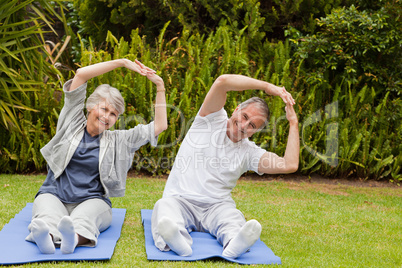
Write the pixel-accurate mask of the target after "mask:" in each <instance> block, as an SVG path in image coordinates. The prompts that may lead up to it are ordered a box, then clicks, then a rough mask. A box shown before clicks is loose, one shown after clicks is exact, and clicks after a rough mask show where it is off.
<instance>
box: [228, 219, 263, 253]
mask: <svg viewBox="0 0 402 268" xmlns="http://www.w3.org/2000/svg"><path fill="white" fill-rule="evenodd" d="M260 235H261V224H260V223H259V222H258V221H256V220H250V221H248V222H246V224H245V225H244V226H243V227H242V228H241V229H240V232H239V233H238V234H237V236H235V238H233V239H232V240H231V241H230V242H229V244H228V245H227V246H226V248H225V249H224V250H223V253H222V256H224V257H229V258H237V257H239V256H240V255H242V254H243V253H245V252H246V251H247V250H248V249H249V248H250V247H251V246H252V245H254V243H255V242H256V241H257V240H258V238H259V237H260Z"/></svg>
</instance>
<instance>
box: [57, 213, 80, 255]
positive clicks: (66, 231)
mask: <svg viewBox="0 0 402 268" xmlns="http://www.w3.org/2000/svg"><path fill="white" fill-rule="evenodd" d="M57 229H58V230H59V232H60V233H61V236H62V239H61V245H60V250H61V252H62V253H63V254H70V253H73V252H74V250H75V247H76V246H77V244H78V235H77V234H76V233H75V230H74V225H73V221H72V220H71V218H70V217H69V216H64V217H63V218H62V219H61V220H60V222H59V224H58V225H57Z"/></svg>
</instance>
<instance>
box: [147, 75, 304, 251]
mask: <svg viewBox="0 0 402 268" xmlns="http://www.w3.org/2000/svg"><path fill="white" fill-rule="evenodd" d="M248 89H259V90H264V91H265V93H266V94H268V95H273V96H279V97H281V98H282V100H283V101H284V102H285V104H286V108H285V110H286V118H287V120H288V121H289V125H290V128H289V136H288V142H287V146H286V151H285V155H284V156H283V157H279V156H278V155H276V154H274V153H272V152H267V151H266V150H264V149H262V148H260V147H258V146H257V145H256V144H255V143H254V142H251V141H249V140H248V138H249V137H251V136H252V135H253V134H254V133H256V132H257V131H259V130H261V129H262V128H263V127H264V126H265V125H266V123H267V121H268V117H269V110H268V106H267V104H266V102H265V101H264V100H262V99H260V98H257V97H254V98H251V99H249V100H247V101H245V102H243V103H241V104H240V105H239V106H238V107H237V108H236V110H235V111H234V112H233V114H232V116H231V117H230V118H228V116H227V113H226V111H225V110H224V108H223V107H224V105H225V102H226V94H227V93H228V92H229V91H244V90H248ZM294 104H295V101H294V99H293V98H292V96H291V95H290V94H289V93H288V92H287V91H286V89H285V88H284V87H278V86H275V85H273V84H270V83H267V82H264V81H261V80H257V79H253V78H250V77H247V76H242V75H221V76H220V77H218V78H217V79H216V81H215V82H214V83H213V85H212V87H211V89H210V90H209V92H208V94H207V96H206V97H205V100H204V102H203V104H202V106H201V108H200V110H199V112H198V114H197V116H196V117H195V120H194V122H193V124H192V126H191V128H190V129H189V131H188V133H187V134H186V137H185V138H184V140H183V143H182V145H181V147H180V149H179V152H178V154H177V156H176V160H175V163H174V165H173V168H172V171H171V173H170V175H169V178H168V180H167V183H166V186H165V190H164V193H163V197H162V198H161V199H160V200H158V202H157V203H156V204H155V206H154V210H153V214H152V235H153V238H154V241H155V245H156V247H157V248H159V249H160V250H161V251H168V250H172V251H174V252H176V253H177V254H178V255H181V256H189V255H191V254H192V249H191V245H192V239H191V236H190V234H189V233H190V232H191V231H200V232H209V233H210V234H212V235H213V236H215V237H216V238H217V240H218V241H219V243H221V244H222V245H223V247H224V250H223V253H222V254H223V256H226V257H232V258H237V257H239V256H240V255H242V254H243V253H245V252H246V251H247V250H248V249H249V248H250V247H251V246H252V245H253V244H254V243H255V242H256V241H257V240H258V238H259V237H260V234H261V225H260V224H259V222H258V221H256V220H250V221H247V222H246V220H245V217H244V216H243V214H242V213H241V212H240V211H239V210H238V209H237V208H236V204H235V202H234V201H233V199H232V197H231V191H232V189H233V188H234V187H235V186H236V182H237V180H238V179H239V177H240V176H241V175H242V174H243V173H244V172H246V171H248V170H252V171H255V172H257V173H258V174H260V175H261V174H264V173H267V174H277V173H292V172H295V171H297V169H298V163H299V129H298V119H297V116H296V113H295V111H294V109H293V105H294Z"/></svg>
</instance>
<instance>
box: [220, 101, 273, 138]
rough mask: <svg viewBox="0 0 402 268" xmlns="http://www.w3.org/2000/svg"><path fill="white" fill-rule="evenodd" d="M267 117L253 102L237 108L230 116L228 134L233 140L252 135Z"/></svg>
mask: <svg viewBox="0 0 402 268" xmlns="http://www.w3.org/2000/svg"><path fill="white" fill-rule="evenodd" d="M264 122H265V118H264V116H263V115H262V113H261V112H260V110H259V109H258V108H257V107H256V105H254V104H253V103H251V104H249V105H248V106H247V107H245V108H243V109H239V107H238V108H236V110H235V111H234V112H233V114H232V116H231V117H230V118H229V121H228V127H227V132H226V133H227V135H228V137H229V138H230V139H231V140H232V141H233V142H238V141H240V140H242V139H245V138H249V137H251V136H252V135H253V134H254V133H256V132H257V131H258V130H259V129H260V127H261V126H262V125H263V124H264Z"/></svg>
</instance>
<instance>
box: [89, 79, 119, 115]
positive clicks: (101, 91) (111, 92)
mask: <svg viewBox="0 0 402 268" xmlns="http://www.w3.org/2000/svg"><path fill="white" fill-rule="evenodd" d="M103 100H105V101H107V102H109V103H110V104H111V105H112V106H113V107H114V108H115V109H116V110H117V112H118V113H119V115H121V114H122V113H124V99H123V96H122V95H121V93H120V91H119V90H118V89H117V88H114V87H112V86H110V85H108V84H103V85H100V86H98V87H97V88H96V89H95V91H94V92H93V93H92V94H91V95H90V96H89V97H88V99H87V104H86V108H87V111H89V110H91V109H92V108H93V107H95V106H96V105H98V104H99V102H101V101H103Z"/></svg>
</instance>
